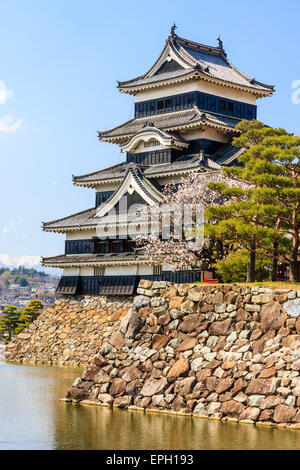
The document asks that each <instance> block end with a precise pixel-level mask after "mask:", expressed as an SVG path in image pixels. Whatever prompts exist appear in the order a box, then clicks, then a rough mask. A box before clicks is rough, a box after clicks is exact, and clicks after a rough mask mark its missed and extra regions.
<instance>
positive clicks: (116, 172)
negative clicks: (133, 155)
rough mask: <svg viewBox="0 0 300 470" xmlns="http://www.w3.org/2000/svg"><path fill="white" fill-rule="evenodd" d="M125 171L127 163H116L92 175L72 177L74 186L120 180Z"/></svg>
mask: <svg viewBox="0 0 300 470" xmlns="http://www.w3.org/2000/svg"><path fill="white" fill-rule="evenodd" d="M126 171H127V163H126V162H122V163H118V164H117V165H113V166H109V167H107V168H104V169H103V170H98V171H94V172H92V173H87V174H85V175H80V176H74V175H73V181H74V183H75V184H76V183H81V182H87V181H95V180H107V179H114V178H122V177H123V176H125V174H126Z"/></svg>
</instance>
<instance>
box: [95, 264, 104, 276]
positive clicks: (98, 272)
mask: <svg viewBox="0 0 300 470" xmlns="http://www.w3.org/2000/svg"><path fill="white" fill-rule="evenodd" d="M104 274H105V267H102V266H101V267H100V268H94V276H104Z"/></svg>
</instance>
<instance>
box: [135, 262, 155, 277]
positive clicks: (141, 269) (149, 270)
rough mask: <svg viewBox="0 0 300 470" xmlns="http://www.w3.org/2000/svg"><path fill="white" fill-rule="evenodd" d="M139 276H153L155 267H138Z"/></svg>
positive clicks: (141, 265) (145, 265) (144, 265)
mask: <svg viewBox="0 0 300 470" xmlns="http://www.w3.org/2000/svg"><path fill="white" fill-rule="evenodd" d="M137 274H138V275H143V274H145V275H146V274H153V267H152V266H149V265H147V264H139V265H138V270H137Z"/></svg>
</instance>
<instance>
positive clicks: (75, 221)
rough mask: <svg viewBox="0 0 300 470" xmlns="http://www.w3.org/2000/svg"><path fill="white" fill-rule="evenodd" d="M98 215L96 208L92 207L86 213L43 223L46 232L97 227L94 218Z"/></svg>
mask: <svg viewBox="0 0 300 470" xmlns="http://www.w3.org/2000/svg"><path fill="white" fill-rule="evenodd" d="M95 215H96V207H92V208H90V209H87V210H85V211H81V212H76V213H75V214H72V215H69V216H67V217H63V218H61V219H56V220H51V221H50V222H43V229H44V230H55V229H60V228H64V227H70V228H72V227H81V226H89V225H96V224H97V221H95V220H94V219H93V218H94V217H95Z"/></svg>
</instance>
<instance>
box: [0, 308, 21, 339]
mask: <svg viewBox="0 0 300 470" xmlns="http://www.w3.org/2000/svg"><path fill="white" fill-rule="evenodd" d="M19 319H20V312H19V311H18V310H17V307H15V306H14V305H7V307H6V308H5V310H3V312H2V316H1V319H0V338H1V339H2V340H3V341H4V342H5V343H8V342H9V341H11V339H12V338H13V336H15V335H16V330H17V327H18V324H19Z"/></svg>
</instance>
